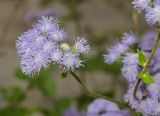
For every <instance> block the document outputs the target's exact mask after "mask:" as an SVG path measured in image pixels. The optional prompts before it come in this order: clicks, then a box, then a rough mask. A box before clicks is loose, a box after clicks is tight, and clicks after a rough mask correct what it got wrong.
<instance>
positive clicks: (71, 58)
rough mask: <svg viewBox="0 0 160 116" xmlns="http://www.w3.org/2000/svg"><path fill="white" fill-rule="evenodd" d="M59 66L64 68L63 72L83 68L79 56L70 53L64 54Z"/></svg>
mask: <svg viewBox="0 0 160 116" xmlns="http://www.w3.org/2000/svg"><path fill="white" fill-rule="evenodd" d="M61 64H62V65H63V66H64V68H65V70H66V69H67V70H73V69H75V68H79V67H80V66H83V64H82V60H80V58H79V54H74V53H72V52H70V51H68V52H65V53H64V55H63V57H62V59H61Z"/></svg>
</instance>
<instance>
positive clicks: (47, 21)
mask: <svg viewBox="0 0 160 116" xmlns="http://www.w3.org/2000/svg"><path fill="white" fill-rule="evenodd" d="M35 29H36V30H37V31H38V32H40V33H41V34H43V35H45V36H47V37H48V39H49V40H52V41H63V40H64V39H65V37H66V35H67V33H66V32H64V31H63V30H62V29H61V28H60V26H59V25H58V21H57V19H55V18H53V17H42V19H41V20H39V23H37V24H36V25H35Z"/></svg>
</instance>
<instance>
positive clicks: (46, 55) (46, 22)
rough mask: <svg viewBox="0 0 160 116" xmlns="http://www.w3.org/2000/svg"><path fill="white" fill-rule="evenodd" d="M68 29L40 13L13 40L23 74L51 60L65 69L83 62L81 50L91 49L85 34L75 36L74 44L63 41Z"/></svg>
mask: <svg viewBox="0 0 160 116" xmlns="http://www.w3.org/2000/svg"><path fill="white" fill-rule="evenodd" d="M66 37H67V33H66V32H64V31H63V29H62V28H60V26H59V24H58V21H57V20H56V19H54V18H53V17H42V18H41V19H40V20H39V22H38V23H37V24H36V25H35V26H34V27H33V29H30V30H28V31H27V32H25V33H23V34H22V35H21V36H20V37H19V40H18V41H17V42H16V48H17V53H18V55H19V56H20V58H21V69H22V71H23V72H24V73H25V74H34V73H36V72H39V71H40V70H41V68H42V67H44V68H47V67H48V66H49V64H50V63H57V64H59V65H60V66H61V67H62V68H63V69H64V70H65V71H66V70H74V69H75V68H79V67H80V66H83V64H82V62H83V61H82V60H81V59H80V55H81V54H86V53H88V51H89V50H90V47H89V45H88V43H87V41H86V40H85V39H84V38H80V37H77V38H76V39H75V44H74V45H73V46H70V45H68V44H67V43H65V42H64V40H65V38H66Z"/></svg>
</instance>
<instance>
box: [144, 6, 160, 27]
mask: <svg viewBox="0 0 160 116" xmlns="http://www.w3.org/2000/svg"><path fill="white" fill-rule="evenodd" d="M145 18H146V21H147V22H148V23H149V24H151V25H154V24H156V23H159V22H160V6H159V5H155V7H154V8H150V9H148V10H146V15H145Z"/></svg>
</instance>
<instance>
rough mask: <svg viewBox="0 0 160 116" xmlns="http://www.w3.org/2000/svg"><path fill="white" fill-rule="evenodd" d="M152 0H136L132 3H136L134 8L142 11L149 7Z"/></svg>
mask: <svg viewBox="0 0 160 116" xmlns="http://www.w3.org/2000/svg"><path fill="white" fill-rule="evenodd" d="M149 2H150V0H134V1H133V2H132V3H133V5H134V8H135V9H136V10H137V11H138V12H141V10H145V9H147V8H148V7H149Z"/></svg>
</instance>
